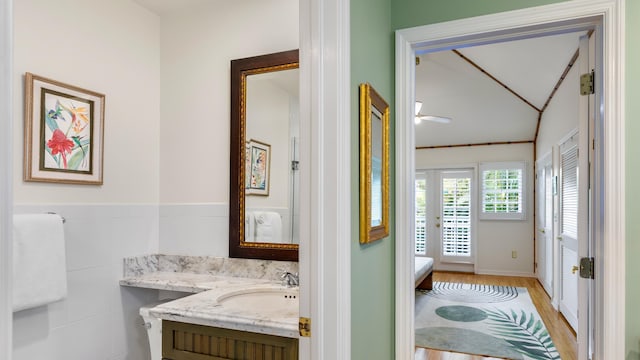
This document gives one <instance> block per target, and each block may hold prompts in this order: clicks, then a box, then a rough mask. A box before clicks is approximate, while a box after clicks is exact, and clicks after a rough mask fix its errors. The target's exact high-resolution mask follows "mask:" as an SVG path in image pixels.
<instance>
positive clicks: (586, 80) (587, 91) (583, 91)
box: [580, 70, 595, 95]
mask: <svg viewBox="0 0 640 360" xmlns="http://www.w3.org/2000/svg"><path fill="white" fill-rule="evenodd" d="M594 77H595V73H594V71H593V70H591V72H590V73H586V74H582V75H581V76H580V95H591V94H595V86H594Z"/></svg>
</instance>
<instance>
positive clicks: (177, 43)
mask: <svg viewBox="0 0 640 360" xmlns="http://www.w3.org/2000/svg"><path fill="white" fill-rule="evenodd" d="M298 17H299V16H298V1H297V0H269V1H264V0H244V1H212V2H207V3H204V4H202V6H200V7H196V8H192V9H189V10H186V11H182V12H177V13H173V14H168V15H165V16H163V17H162V29H161V34H162V36H161V42H162V43H161V44H162V46H161V48H162V55H161V59H162V95H161V98H162V106H161V111H162V123H161V140H160V143H161V144H162V145H161V146H162V148H161V158H160V159H161V160H160V161H161V162H160V172H161V184H160V201H161V203H163V204H170V203H173V204H175V203H203V202H207V203H210V202H214V203H215V202H228V201H229V131H230V130H229V129H230V128H229V123H230V101H231V100H230V87H231V85H230V84H231V80H230V61H231V60H232V59H239V58H244V57H249V56H255V55H261V54H268V53H273V52H278V51H285V50H292V49H297V48H298V37H299V35H298Z"/></svg>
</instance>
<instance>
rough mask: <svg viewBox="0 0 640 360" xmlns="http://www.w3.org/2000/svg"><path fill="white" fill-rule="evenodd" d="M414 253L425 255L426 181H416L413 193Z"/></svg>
mask: <svg viewBox="0 0 640 360" xmlns="http://www.w3.org/2000/svg"><path fill="white" fill-rule="evenodd" d="M415 197H416V198H415V209H416V210H415V211H416V214H415V221H416V223H415V225H416V238H415V247H416V248H415V253H416V254H417V255H426V253H427V202H426V199H427V181H426V179H416V192H415Z"/></svg>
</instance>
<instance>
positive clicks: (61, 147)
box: [47, 129, 74, 169]
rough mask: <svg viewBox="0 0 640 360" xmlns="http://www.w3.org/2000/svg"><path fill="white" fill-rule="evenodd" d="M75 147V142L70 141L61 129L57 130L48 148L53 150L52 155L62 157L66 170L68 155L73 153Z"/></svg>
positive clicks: (48, 143) (48, 142)
mask: <svg viewBox="0 0 640 360" xmlns="http://www.w3.org/2000/svg"><path fill="white" fill-rule="evenodd" d="M73 146H74V145H73V141H71V140H69V139H68V138H67V136H66V135H65V134H64V133H63V132H62V131H60V129H56V130H55V131H54V132H53V135H52V136H51V139H49V141H47V147H49V149H51V155H57V154H60V155H61V156H62V163H63V166H64V168H65V169H66V168H67V153H69V154H70V153H71V150H72V149H73Z"/></svg>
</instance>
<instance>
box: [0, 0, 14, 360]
mask: <svg viewBox="0 0 640 360" xmlns="http://www.w3.org/2000/svg"><path fill="white" fill-rule="evenodd" d="M0 24H2V25H0V39H2V41H0V44H1V45H0V59H2V64H3V65H2V67H0V169H2V171H0V174H1V175H0V359H7V360H11V353H12V348H13V340H12V338H13V337H12V321H13V312H12V307H11V302H12V292H11V291H12V273H13V250H12V248H13V246H12V245H13V241H12V238H11V234H12V231H11V228H12V227H11V226H12V219H13V217H12V211H13V197H12V194H13V187H12V178H13V157H12V147H13V141H12V139H13V131H12V122H13V96H12V89H13V53H12V49H13V1H12V0H0Z"/></svg>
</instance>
